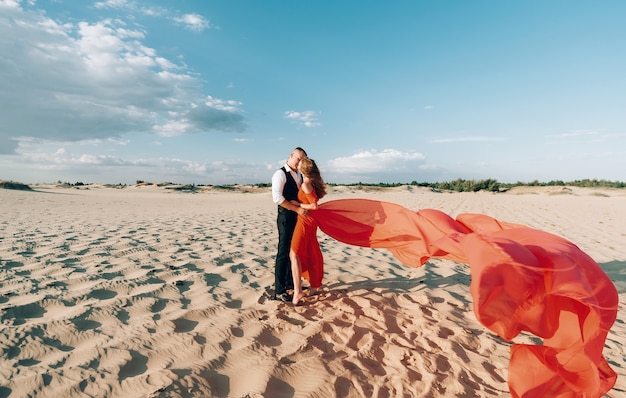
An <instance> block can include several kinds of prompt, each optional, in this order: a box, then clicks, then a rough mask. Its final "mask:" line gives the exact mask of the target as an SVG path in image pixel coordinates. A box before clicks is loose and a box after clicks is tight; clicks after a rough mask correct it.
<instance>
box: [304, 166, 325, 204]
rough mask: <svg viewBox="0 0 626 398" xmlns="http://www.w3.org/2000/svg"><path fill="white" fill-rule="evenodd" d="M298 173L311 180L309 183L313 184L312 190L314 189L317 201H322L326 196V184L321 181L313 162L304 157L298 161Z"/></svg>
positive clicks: (318, 171)
mask: <svg viewBox="0 0 626 398" xmlns="http://www.w3.org/2000/svg"><path fill="white" fill-rule="evenodd" d="M300 171H301V172H302V174H304V175H305V176H307V177H308V178H310V179H311V183H312V184H313V188H314V189H315V194H316V195H317V198H318V199H322V198H323V197H324V196H326V184H325V183H324V180H323V179H322V175H321V174H320V169H318V168H317V164H315V160H313V159H311V158H306V157H305V158H303V159H302V160H301V161H300Z"/></svg>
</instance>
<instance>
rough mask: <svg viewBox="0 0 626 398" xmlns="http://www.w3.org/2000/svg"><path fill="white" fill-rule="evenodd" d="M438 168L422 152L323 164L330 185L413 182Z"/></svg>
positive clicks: (374, 153) (341, 159)
mask: <svg viewBox="0 0 626 398" xmlns="http://www.w3.org/2000/svg"><path fill="white" fill-rule="evenodd" d="M435 169H436V168H435V167H433V166H432V165H428V164H427V163H426V159H425V157H424V155H423V154H421V153H419V152H413V151H407V152H403V151H399V150H396V149H385V150H382V151H377V150H371V151H362V152H358V153H355V154H353V155H350V156H345V157H339V158H335V159H332V160H330V161H328V162H327V163H326V164H325V165H324V170H323V172H324V174H325V176H327V177H326V179H327V181H330V182H333V181H334V182H338V183H342V182H358V181H361V182H368V183H377V182H381V181H387V182H389V181H398V182H410V181H413V180H417V179H419V176H420V173H422V174H423V173H426V172H428V173H432V172H433V171H434V170H435Z"/></svg>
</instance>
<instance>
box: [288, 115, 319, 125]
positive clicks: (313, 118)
mask: <svg viewBox="0 0 626 398" xmlns="http://www.w3.org/2000/svg"><path fill="white" fill-rule="evenodd" d="M284 117H285V119H290V120H294V121H296V122H298V123H300V124H301V125H302V126H305V127H317V126H321V125H322V124H321V123H319V122H318V121H317V119H318V113H317V112H316V111H303V112H297V111H287V112H285V113H284Z"/></svg>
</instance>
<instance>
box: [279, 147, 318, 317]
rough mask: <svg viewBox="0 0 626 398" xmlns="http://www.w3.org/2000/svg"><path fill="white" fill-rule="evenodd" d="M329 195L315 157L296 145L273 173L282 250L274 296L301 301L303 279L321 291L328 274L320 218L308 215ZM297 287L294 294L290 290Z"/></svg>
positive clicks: (283, 299)
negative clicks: (321, 241)
mask: <svg viewBox="0 0 626 398" xmlns="http://www.w3.org/2000/svg"><path fill="white" fill-rule="evenodd" d="M325 195H326V186H325V184H324V180H323V179H322V176H321V175H320V171H319V169H318V167H317V165H316V164H315V161H313V160H312V159H310V158H308V157H307V154H306V152H305V151H304V149H302V148H300V147H297V148H295V149H294V150H293V151H292V152H291V154H290V155H289V158H288V159H287V162H286V163H285V165H284V166H283V167H281V168H280V169H278V170H276V172H275V173H274V175H273V176H272V200H273V201H274V203H276V204H277V205H278V217H277V225H278V252H277V254H276V265H275V281H274V287H275V289H274V298H275V299H276V300H280V301H283V302H289V301H291V302H292V303H293V304H294V305H298V304H300V303H301V302H302V300H303V299H304V297H305V296H304V293H303V290H302V279H303V278H304V279H306V280H307V281H308V282H309V284H310V289H309V294H315V293H317V292H318V291H319V290H320V288H321V286H322V278H323V277H324V259H323V257H322V250H321V249H320V245H319V242H318V241H317V227H318V224H317V221H316V220H315V219H314V218H313V217H309V216H308V212H309V210H316V209H317V202H318V200H319V199H321V198H322V197H324V196H325ZM292 289H293V295H290V294H289V293H288V291H289V290H292Z"/></svg>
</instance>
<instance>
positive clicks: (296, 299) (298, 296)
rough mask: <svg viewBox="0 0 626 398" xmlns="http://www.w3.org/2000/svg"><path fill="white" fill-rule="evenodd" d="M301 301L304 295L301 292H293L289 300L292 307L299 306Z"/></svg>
mask: <svg viewBox="0 0 626 398" xmlns="http://www.w3.org/2000/svg"><path fill="white" fill-rule="evenodd" d="M303 299H304V293H303V292H302V291H299V292H297V291H295V290H294V292H293V299H292V300H291V302H292V303H293V305H300V304H301V303H302V300H303Z"/></svg>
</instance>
